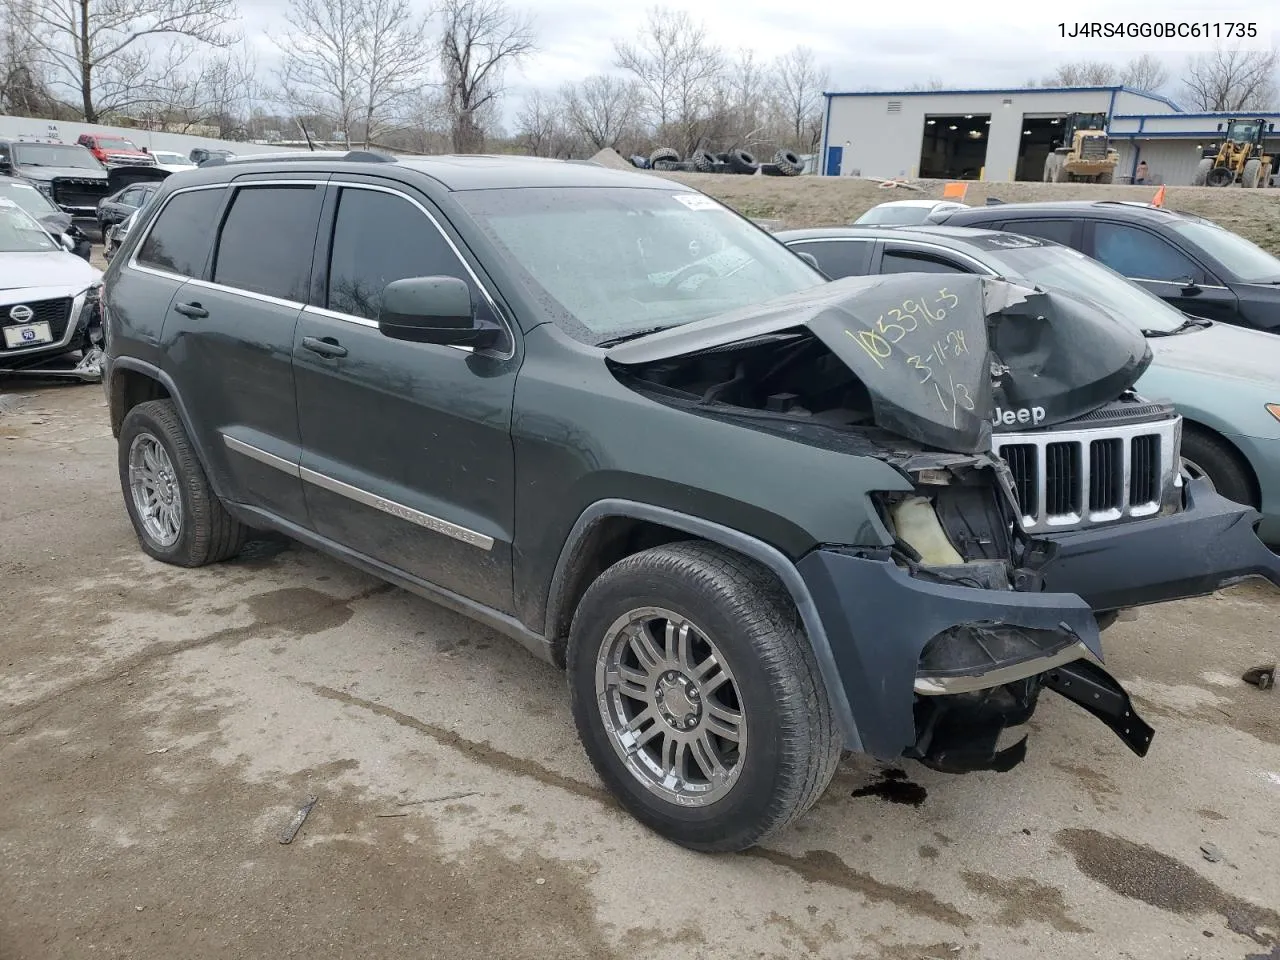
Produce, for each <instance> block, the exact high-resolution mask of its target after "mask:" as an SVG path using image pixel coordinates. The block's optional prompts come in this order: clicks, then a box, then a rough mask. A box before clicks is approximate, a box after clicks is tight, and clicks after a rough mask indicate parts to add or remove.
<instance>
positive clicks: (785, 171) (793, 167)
mask: <svg viewBox="0 0 1280 960" xmlns="http://www.w3.org/2000/svg"><path fill="white" fill-rule="evenodd" d="M773 164H774V166H776V167H777V168H778V173H780V174H781V175H782V176H784V177H798V176H800V174H801V173H802V172H804V164H803V163H801V162H800V158H799V157H798V156H796V155H795V154H794V153H792V152H791V151H790V150H779V151H778V152H777V153H775V154H774V155H773Z"/></svg>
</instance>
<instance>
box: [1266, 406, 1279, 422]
mask: <svg viewBox="0 0 1280 960" xmlns="http://www.w3.org/2000/svg"><path fill="white" fill-rule="evenodd" d="M1267 413H1269V414H1271V415H1272V416H1273V417H1275V418H1276V419H1277V420H1280V403H1268V404H1267Z"/></svg>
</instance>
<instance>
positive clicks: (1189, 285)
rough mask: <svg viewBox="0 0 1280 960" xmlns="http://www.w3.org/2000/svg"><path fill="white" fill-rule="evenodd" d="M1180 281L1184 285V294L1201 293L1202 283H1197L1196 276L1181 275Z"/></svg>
mask: <svg viewBox="0 0 1280 960" xmlns="http://www.w3.org/2000/svg"><path fill="white" fill-rule="evenodd" d="M1178 283H1180V284H1181V285H1182V293H1183V295H1184V296H1188V297H1193V296H1195V295H1196V294H1197V293H1200V292H1201V290H1200V284H1198V283H1196V280H1195V277H1179V278H1178Z"/></svg>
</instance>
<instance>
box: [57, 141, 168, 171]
mask: <svg viewBox="0 0 1280 960" xmlns="http://www.w3.org/2000/svg"><path fill="white" fill-rule="evenodd" d="M76 143H78V144H81V145H82V146H85V147H88V148H89V152H90V153H92V154H93V155H94V156H95V157H97V158H98V161H99V162H100V163H101V164H102V165H103V166H104V167H112V166H120V165H122V164H131V165H134V164H136V165H141V164H146V165H151V164H154V163H155V162H156V158H155V157H153V156H151V154H149V153H147V151H145V150H141V149H139V148H138V145H137V144H135V143H134V142H133V141H132V140H127V139H125V138H124V137H117V136H109V135H106V134H99V133H82V134H81V135H80V137H79V139H77V140H76Z"/></svg>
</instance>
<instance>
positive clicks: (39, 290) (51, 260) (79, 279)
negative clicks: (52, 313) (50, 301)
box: [0, 250, 102, 303]
mask: <svg viewBox="0 0 1280 960" xmlns="http://www.w3.org/2000/svg"><path fill="white" fill-rule="evenodd" d="M101 279H102V273H101V272H100V271H99V270H98V268H97V267H92V266H90V265H89V264H88V263H87V262H85V261H84V260H82V259H81V258H80V257H77V256H76V255H75V254H74V253H68V252H67V251H65V250H50V251H49V252H48V253H5V254H0V302H2V303H18V302H21V301H23V300H36V299H43V298H44V297H46V296H48V297H65V296H67V295H68V288H71V287H74V288H75V291H74V292H76V293H79V292H80V291H81V290H83V289H84V288H85V287H87V286H89V284H91V283H95V282H96V281H98V280H101ZM17 291H23V293H19V294H17V295H16V296H15V293H16V292H17ZM28 291H29V293H30V295H28Z"/></svg>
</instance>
